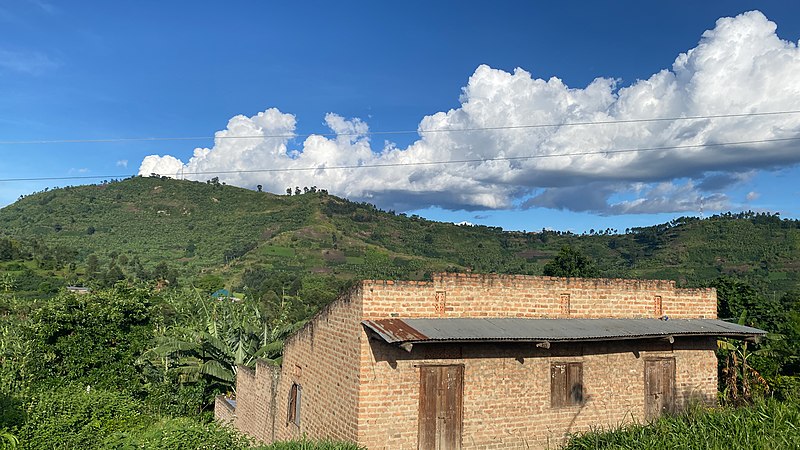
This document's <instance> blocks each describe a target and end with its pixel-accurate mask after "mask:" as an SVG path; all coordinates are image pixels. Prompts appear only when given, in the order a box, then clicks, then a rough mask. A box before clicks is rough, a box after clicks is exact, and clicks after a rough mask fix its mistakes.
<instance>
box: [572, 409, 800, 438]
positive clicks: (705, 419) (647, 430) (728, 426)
mask: <svg viewBox="0 0 800 450" xmlns="http://www.w3.org/2000/svg"><path fill="white" fill-rule="evenodd" d="M564 448H565V449H566V450H583V449H642V448H647V449H720V450H723V449H724V450H729V449H763V450H779V449H800V401H794V402H779V401H776V400H771V399H770V400H766V401H763V402H759V403H757V404H755V405H752V406H748V407H742V408H722V409H705V408H697V409H693V410H691V411H690V412H688V413H687V414H684V415H679V416H671V417H663V418H661V419H659V420H657V421H655V422H654V423H653V424H652V425H650V426H645V425H638V424H634V425H628V426H625V427H623V428H620V429H618V430H614V431H592V432H588V433H585V434H582V435H578V436H575V437H573V438H572V439H571V440H570V441H569V443H567V445H566V446H565V447H564Z"/></svg>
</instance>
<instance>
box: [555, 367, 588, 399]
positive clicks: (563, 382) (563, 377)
mask: <svg viewBox="0 0 800 450" xmlns="http://www.w3.org/2000/svg"><path fill="white" fill-rule="evenodd" d="M582 404H583V363H579V362H562V363H554V364H553V365H552V366H550V405H551V406H552V407H553V408H559V407H562V406H574V405H582Z"/></svg>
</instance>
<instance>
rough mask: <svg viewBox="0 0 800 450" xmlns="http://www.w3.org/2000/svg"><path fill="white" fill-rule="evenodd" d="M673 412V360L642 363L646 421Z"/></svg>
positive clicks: (653, 360) (665, 359)
mask: <svg viewBox="0 0 800 450" xmlns="http://www.w3.org/2000/svg"><path fill="white" fill-rule="evenodd" d="M674 410H675V359H674V358H659V359H648V360H645V361H644V414H645V418H646V419H647V420H651V419H655V418H657V417H658V416H660V415H662V414H664V413H671V412H673V411H674Z"/></svg>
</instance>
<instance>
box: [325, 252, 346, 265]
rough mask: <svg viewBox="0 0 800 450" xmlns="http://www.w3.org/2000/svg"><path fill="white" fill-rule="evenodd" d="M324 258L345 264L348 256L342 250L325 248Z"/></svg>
mask: <svg viewBox="0 0 800 450" xmlns="http://www.w3.org/2000/svg"><path fill="white" fill-rule="evenodd" d="M322 259H324V260H325V261H327V262H330V263H337V264H344V263H345V262H346V261H347V258H346V257H345V256H344V252H343V251H341V250H323V251H322Z"/></svg>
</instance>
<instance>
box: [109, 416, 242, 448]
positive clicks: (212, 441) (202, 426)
mask: <svg viewBox="0 0 800 450" xmlns="http://www.w3.org/2000/svg"><path fill="white" fill-rule="evenodd" d="M104 448H113V449H119V450H133V449H147V450H159V449H164V450H195V449H196V450H211V449H220V450H223V449H224V450H237V449H249V448H250V441H249V439H247V438H246V437H244V436H242V435H240V434H239V433H237V432H235V431H233V430H231V429H228V428H225V427H223V426H221V425H219V424H217V423H215V422H210V423H203V422H200V421H198V420H195V419H190V418H188V417H178V418H165V419H161V420H160V421H158V422H156V423H154V424H152V425H150V426H149V427H147V428H144V429H140V430H130V431H124V432H120V433H117V434H115V435H114V436H111V437H109V438H108V439H107V440H106V442H105V446H104Z"/></svg>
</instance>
